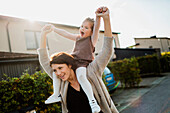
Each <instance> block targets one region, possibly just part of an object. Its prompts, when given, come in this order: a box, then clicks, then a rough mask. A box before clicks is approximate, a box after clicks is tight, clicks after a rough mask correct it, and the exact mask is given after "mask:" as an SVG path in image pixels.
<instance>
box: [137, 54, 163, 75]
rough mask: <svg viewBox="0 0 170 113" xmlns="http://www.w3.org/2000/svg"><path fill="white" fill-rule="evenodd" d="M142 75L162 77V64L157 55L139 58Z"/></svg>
mask: <svg viewBox="0 0 170 113" xmlns="http://www.w3.org/2000/svg"><path fill="white" fill-rule="evenodd" d="M137 61H138V63H139V69H140V75H141V76H144V75H160V62H159V59H158V57H157V55H147V56H141V57H137Z"/></svg>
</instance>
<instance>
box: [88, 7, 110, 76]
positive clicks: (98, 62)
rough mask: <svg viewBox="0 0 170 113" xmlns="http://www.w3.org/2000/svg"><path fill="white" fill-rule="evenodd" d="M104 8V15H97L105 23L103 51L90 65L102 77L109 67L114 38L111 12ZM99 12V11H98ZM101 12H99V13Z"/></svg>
mask: <svg viewBox="0 0 170 113" xmlns="http://www.w3.org/2000/svg"><path fill="white" fill-rule="evenodd" d="M102 8H103V11H104V13H102V14H101V13H97V15H98V16H101V17H102V18H103V21H104V29H105V30H104V43H103V47H102V50H101V51H100V52H99V54H98V55H97V56H96V57H95V59H94V61H93V62H92V63H91V64H90V65H89V66H92V65H93V66H92V67H94V70H98V71H99V73H100V75H99V76H101V75H102V73H103V71H104V69H105V67H106V66H107V64H108V62H109V61H110V58H111V56H112V51H113V37H112V32H111V24H110V16H109V10H108V9H107V8H104V7H102ZM97 11H98V10H97ZM98 12H99V11H98Z"/></svg>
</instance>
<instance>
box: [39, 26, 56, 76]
mask: <svg viewBox="0 0 170 113" xmlns="http://www.w3.org/2000/svg"><path fill="white" fill-rule="evenodd" d="M51 31H52V29H51V26H49V25H45V26H44V27H43V28H42V31H41V39H40V48H39V49H38V50H37V51H38V55H39V62H40V64H41V66H42V68H43V69H44V71H45V72H46V73H47V74H48V75H49V76H50V77H51V78H53V77H52V72H53V70H52V68H51V67H50V59H49V55H48V51H47V48H46V40H47V34H48V33H50V32H51Z"/></svg>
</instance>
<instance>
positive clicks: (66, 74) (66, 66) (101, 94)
mask: <svg viewBox="0 0 170 113" xmlns="http://www.w3.org/2000/svg"><path fill="white" fill-rule="evenodd" d="M99 9H102V10H105V12H103V13H102V14H101V13H99V12H101V11H99V10H97V11H96V13H97V15H98V16H101V17H102V18H103V21H104V29H105V32H104V44H103V48H102V51H101V52H100V53H99V54H98V56H96V58H95V59H94V60H93V61H92V62H91V63H90V64H89V65H88V66H87V78H88V80H89V82H90V83H91V85H92V88H93V92H94V96H95V98H96V100H97V102H98V104H99V106H100V108H101V111H102V112H103V113H118V111H117V109H116V107H115V105H114V103H113V101H112V99H111V98H110V95H109V93H108V91H107V89H106V87H105V84H104V83H103V81H102V73H103V71H104V68H105V67H106V65H107V63H108V62H109V60H110V57H111V55H112V43H113V37H112V32H111V25H110V16H109V10H108V8H106V7H101V8H99ZM51 31H52V29H49V27H48V26H47V27H45V28H43V29H42V33H41V44H40V49H38V52H39V60H40V63H41V65H42V67H43V68H44V70H45V71H46V73H47V74H48V75H49V76H50V77H51V78H52V79H53V76H57V77H59V78H60V79H61V87H60V94H61V105H62V112H63V113H68V112H70V113H91V109H90V105H89V104H88V99H87V96H86V95H85V93H84V92H83V90H82V89H81V86H80V84H79V82H78V80H77V77H76V74H75V69H76V67H75V65H74V59H73V57H72V56H70V55H68V54H66V53H59V54H55V55H53V56H52V57H51V60H50V59H49V57H48V52H47V49H46V35H47V34H48V33H49V32H51ZM53 72H54V73H55V75H54V74H53Z"/></svg>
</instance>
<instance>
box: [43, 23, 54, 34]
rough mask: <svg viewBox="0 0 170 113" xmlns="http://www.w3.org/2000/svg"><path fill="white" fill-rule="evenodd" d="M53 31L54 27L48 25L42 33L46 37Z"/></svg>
mask: <svg viewBox="0 0 170 113" xmlns="http://www.w3.org/2000/svg"><path fill="white" fill-rule="evenodd" d="M52 30H53V27H52V25H50V24H46V25H45V26H44V27H43V28H42V29H41V32H42V33H44V34H45V35H47V34H48V33H50V32H51V31H52Z"/></svg>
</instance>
